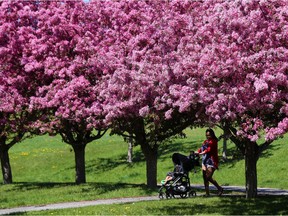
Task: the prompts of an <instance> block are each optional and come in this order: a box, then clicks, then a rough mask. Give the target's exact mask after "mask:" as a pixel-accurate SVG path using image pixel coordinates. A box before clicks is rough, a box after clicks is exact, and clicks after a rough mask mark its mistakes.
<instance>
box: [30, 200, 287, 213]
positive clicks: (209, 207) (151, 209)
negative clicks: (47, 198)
mask: <svg viewBox="0 0 288 216" xmlns="http://www.w3.org/2000/svg"><path fill="white" fill-rule="evenodd" d="M287 205H288V200H287V197H262V198H261V199H254V200H247V199H245V198H243V197H221V198H219V197H210V198H203V197H196V198H190V199H172V200H160V201H143V202H135V203H128V204H127V203H126V204H116V205H115V204H114V205H99V206H91V207H83V208H72V209H62V210H49V211H40V212H27V213H25V215H81V214H84V215H196V214H200V215H208V214H213V215H287V214H288V210H287V208H286V206H287Z"/></svg>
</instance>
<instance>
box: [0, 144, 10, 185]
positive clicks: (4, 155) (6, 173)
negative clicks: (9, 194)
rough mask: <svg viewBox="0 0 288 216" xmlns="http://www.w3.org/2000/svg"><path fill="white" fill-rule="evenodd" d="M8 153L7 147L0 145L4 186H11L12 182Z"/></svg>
mask: <svg viewBox="0 0 288 216" xmlns="http://www.w3.org/2000/svg"><path fill="white" fill-rule="evenodd" d="M8 151H9V147H8V146H7V145H5V144H4V145H2V144H0V159H1V169H2V175H3V183H4V184H12V182H13V180H12V170H11V165H10V159H9V154H8Z"/></svg>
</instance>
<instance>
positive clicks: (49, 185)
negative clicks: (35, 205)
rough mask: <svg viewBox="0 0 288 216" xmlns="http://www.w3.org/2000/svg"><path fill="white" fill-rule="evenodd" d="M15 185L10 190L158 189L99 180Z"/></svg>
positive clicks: (102, 191)
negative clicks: (78, 182) (82, 182)
mask: <svg viewBox="0 0 288 216" xmlns="http://www.w3.org/2000/svg"><path fill="white" fill-rule="evenodd" d="M13 185H14V187H13V188H12V189H10V191H12V190H14V191H28V190H35V191H36V190H38V189H57V188H59V189H60V190H61V189H62V188H66V189H67V187H71V191H73V188H74V187H76V188H80V190H81V192H83V193H86V192H87V193H90V192H93V193H94V192H96V193H97V195H101V194H105V193H107V192H112V191H119V190H126V189H140V190H143V191H145V194H147V195H153V194H155V190H156V189H149V188H148V187H147V186H146V185H145V184H129V183H114V182H99V183H93V182H92V183H90V182H89V183H85V184H80V185H78V184H76V183H62V182H17V183H13Z"/></svg>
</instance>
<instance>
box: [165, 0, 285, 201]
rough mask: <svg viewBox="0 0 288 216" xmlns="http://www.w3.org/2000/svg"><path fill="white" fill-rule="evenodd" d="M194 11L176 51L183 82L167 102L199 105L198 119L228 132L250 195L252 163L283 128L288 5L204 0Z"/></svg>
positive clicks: (253, 176) (253, 186) (254, 189)
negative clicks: (201, 116) (197, 11)
mask: <svg viewBox="0 0 288 216" xmlns="http://www.w3.org/2000/svg"><path fill="white" fill-rule="evenodd" d="M202 9H203V11H204V13H203V14H202V15H201V16H200V18H199V20H198V21H199V22H198V23H195V25H194V27H193V28H192V29H193V30H192V31H191V34H190V35H187V39H186V42H185V44H183V46H182V49H179V55H180V56H182V57H183V61H182V62H181V61H180V62H181V65H180V66H181V71H182V73H183V74H185V75H186V76H189V78H188V79H187V81H186V83H182V84H180V85H179V84H174V85H172V86H171V87H170V90H171V97H172V98H174V99H173V100H174V102H173V104H174V106H175V105H176V107H177V106H178V107H179V110H180V109H181V104H182V103H181V101H188V104H189V102H190V103H191V104H194V103H195V101H198V102H201V103H203V106H204V107H205V115H207V117H208V119H206V120H205V118H204V119H203V120H205V121H206V122H211V123H214V124H220V125H222V126H223V129H224V130H225V132H227V133H229V134H230V139H231V140H232V141H233V142H234V143H235V144H236V145H237V146H238V147H239V148H240V149H241V151H242V153H243V154H244V155H245V171H246V174H245V175H246V189H247V193H246V196H247V197H249V198H250V197H255V196H256V195H257V171H256V170H257V168H256V167H257V166H256V164H257V160H258V159H259V156H260V155H261V153H262V152H263V151H264V150H266V149H267V148H268V147H269V145H270V144H271V143H272V141H273V140H275V139H277V137H279V136H281V135H283V134H285V133H286V132H287V130H288V118H287V113H288V112H287V110H288V109H287V96H288V94H287V93H288V92H287V86H288V85H287V84H288V83H287V70H288V64H287V63H288V58H287V56H288V55H287V54H288V53H287V51H288V50H287V48H288V47H287V46H288V44H287V41H288V40H287V39H288V38H287V37H288V34H287V33H288V32H287V31H288V20H287V16H288V14H287V11H288V10H287V9H288V3H287V1H282V0H277V1H222V0H221V1H204V2H203V5H202ZM183 42H184V40H183ZM179 76H182V74H179ZM188 92H191V94H189V93H188ZM191 98H192V100H191ZM187 107H189V106H187ZM185 110H186V109H184V111H185ZM207 120H208V121H207ZM262 136H264V137H265V141H263V142H262V143H259V142H261V141H260V138H261V137H262Z"/></svg>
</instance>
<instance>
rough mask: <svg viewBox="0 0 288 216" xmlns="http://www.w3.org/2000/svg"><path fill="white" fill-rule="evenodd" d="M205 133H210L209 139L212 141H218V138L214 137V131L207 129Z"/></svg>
mask: <svg viewBox="0 0 288 216" xmlns="http://www.w3.org/2000/svg"><path fill="white" fill-rule="evenodd" d="M207 132H209V133H210V135H211V137H212V138H213V139H216V140H217V141H218V138H217V137H216V135H215V133H214V131H213V130H212V129H211V128H208V129H207V130H206V133H207Z"/></svg>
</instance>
